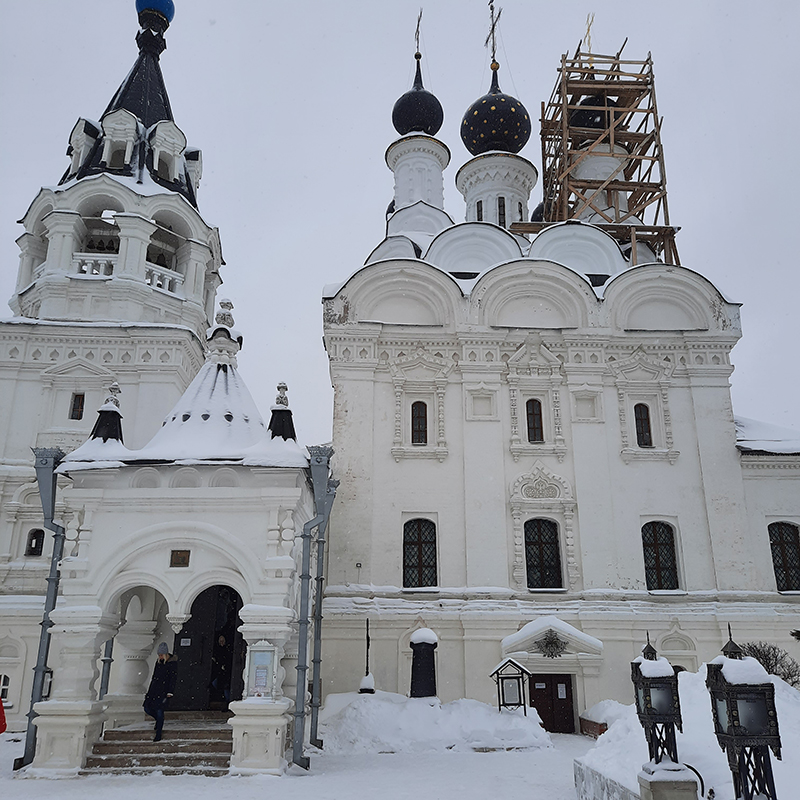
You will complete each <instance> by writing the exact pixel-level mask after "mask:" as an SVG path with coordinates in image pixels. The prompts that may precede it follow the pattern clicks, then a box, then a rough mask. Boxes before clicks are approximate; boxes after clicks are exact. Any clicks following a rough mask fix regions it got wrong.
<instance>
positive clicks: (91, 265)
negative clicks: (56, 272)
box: [72, 253, 117, 277]
mask: <svg viewBox="0 0 800 800" xmlns="http://www.w3.org/2000/svg"><path fill="white" fill-rule="evenodd" d="M116 263H117V256H116V255H101V254H100V253H75V254H74V255H73V256H72V272H73V274H75V275H86V276H88V277H92V276H94V277H107V276H109V275H113V274H114V267H115V266H116Z"/></svg>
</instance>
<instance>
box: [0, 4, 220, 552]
mask: <svg viewBox="0 0 800 800" xmlns="http://www.w3.org/2000/svg"><path fill="white" fill-rule="evenodd" d="M136 11H137V13H138V21H139V29H138V32H137V34H136V44H137V46H138V50H139V52H138V57H137V58H136V61H135V63H134V65H133V68H132V69H131V70H130V72H129V73H128V75H127V77H126V78H125V80H124V81H123V82H122V84H121V85H120V87H119V88H118V89H117V90H116V92H115V93H114V94H113V96H112V98H111V101H110V102H109V103H108V105H107V107H106V108H105V110H104V111H103V112H102V114H101V116H100V118H99V119H98V120H95V119H90V118H83V117H81V118H79V119H78V121H77V122H76V123H75V126H74V127H73V129H72V131H71V132H70V134H69V146H68V149H67V155H68V157H69V163H68V165H67V168H66V171H65V173H64V175H63V176H62V178H61V180H60V181H59V182H58V185H57V186H55V187H53V188H42V189H40V190H39V192H38V194H37V195H36V197H35V199H34V200H33V202H32V203H31V205H30V207H29V208H28V210H27V211H26V213H25V215H24V216H23V218H22V220H21V223H22V225H23V226H24V233H23V234H22V235H21V236H20V238H19V239H18V240H17V242H18V244H19V247H20V251H21V252H20V261H19V269H18V275H17V284H16V289H15V292H14V295H13V296H12V298H11V300H10V302H9V305H10V306H11V308H12V310H13V312H14V317H13V318H12V319H10V320H4V321H2V322H0V404H2V407H3V408H4V409H8V410H9V411H8V413H6V414H4V415H3V419H2V420H1V421H0V443H2V444H0V481H3V480H4V479H3V478H2V471H3V470H6V471H8V470H11V469H12V468H13V469H16V470H19V468H20V467H25V466H28V465H30V464H31V455H30V448H31V447H34V446H44V447H56V446H57V447H61V448H62V449H64V450H66V451H70V450H72V449H74V448H75V447H76V446H78V445H79V444H80V443H81V442H82V441H83V440H85V438H86V436H87V434H88V433H89V430H90V428H91V424H92V420H93V419H94V412H95V410H96V409H97V408H98V407H99V406H100V405H101V404H102V402H103V398H104V397H105V393H106V392H107V390H108V387H109V386H110V385H111V384H113V383H114V382H116V383H117V384H118V385H119V387H120V389H121V391H122V393H123V398H124V400H125V407H126V408H127V409H129V411H128V412H127V416H126V420H125V424H126V437H127V440H126V443H128V444H130V446H132V447H138V446H141V445H143V444H144V443H145V442H147V441H148V440H149V439H150V438H151V437H152V435H153V434H154V433H155V430H156V428H157V426H158V424H159V421H160V419H161V418H162V417H163V414H164V413H165V412H166V411H167V410H169V408H170V407H171V406H172V405H173V404H174V403H175V402H176V401H177V399H178V398H179V397H180V396H181V394H182V393H183V391H184V390H185V388H186V387H187V386H188V385H189V383H190V382H191V380H192V378H193V377H194V375H195V374H196V373H197V371H198V369H199V368H200V366H201V365H202V363H203V352H204V346H205V338H206V330H207V328H208V327H209V325H210V324H211V321H212V315H213V310H214V303H215V295H216V291H217V288H218V286H219V285H220V283H221V282H222V281H221V278H220V276H219V269H220V266H221V265H222V263H223V262H222V253H221V248H220V242H219V235H218V231H217V229H216V228H213V227H211V226H209V225H208V224H207V223H206V222H205V220H204V219H203V217H202V216H201V215H200V212H199V211H198V189H199V186H200V179H201V177H202V156H201V152H200V150H198V149H197V148H193V147H191V146H189V144H188V142H187V137H186V135H185V134H184V132H183V131H182V130H181V129H180V128H179V127H178V125H177V124H176V122H175V120H174V118H173V113H172V108H171V106H170V101H169V96H168V94H167V89H166V85H165V83H164V78H163V75H162V73H161V67H160V57H161V54H162V53H163V52H164V50H165V49H166V47H167V44H166V40H165V33H166V31H167V29H168V27H169V25H170V23H171V21H172V18H173V16H174V6H173V3H172V0H138V1H137V3H136ZM31 474H32V470H31ZM12 483H13V481H12ZM9 491H12V489H11V488H10V484H7V485H5V484H4V488H3V489H2V490H0V499H2V500H3V501H5V500H7V499H10V496H9V494H8V493H9ZM12 493H13V491H12ZM0 528H2V522H1V521H0ZM5 550H6V547H5V546H4V543H3V539H2V537H0V559H2V556H3V553H4V552H5Z"/></svg>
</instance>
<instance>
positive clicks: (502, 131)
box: [461, 61, 531, 156]
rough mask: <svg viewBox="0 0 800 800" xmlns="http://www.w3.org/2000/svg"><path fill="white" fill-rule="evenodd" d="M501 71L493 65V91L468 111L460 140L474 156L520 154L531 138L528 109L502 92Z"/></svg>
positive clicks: (493, 62) (462, 125)
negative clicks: (492, 152)
mask: <svg viewBox="0 0 800 800" xmlns="http://www.w3.org/2000/svg"><path fill="white" fill-rule="evenodd" d="M499 69H500V65H499V64H498V63H497V62H496V61H492V88H491V89H490V90H489V94H486V95H484V96H483V97H479V98H478V99H477V100H476V101H475V102H474V103H473V104H472V105H471V106H470V107H469V108H468V109H467V112H466V113H465V114H464V119H463V121H462V123H461V140H462V141H463V142H464V146H465V147H466V148H467V150H469V152H470V153H472V155H473V156H478V155H480V154H481V153H487V152H489V151H490V150H500V151H501V152H504V153H518V152H519V151H520V150H522V148H523V147H524V146H525V144H526V142H527V141H528V139H529V138H530V135H531V120H530V117H529V116H528V111H527V109H526V108H525V106H523V105H522V103H520V101H519V100H517V99H516V97H512V96H511V95H510V94H503V92H501V91H500V83H499V81H498V79H497V71H498V70H499Z"/></svg>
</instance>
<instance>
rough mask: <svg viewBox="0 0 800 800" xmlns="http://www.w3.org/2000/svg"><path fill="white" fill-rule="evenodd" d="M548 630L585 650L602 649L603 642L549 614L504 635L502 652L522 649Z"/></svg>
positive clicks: (594, 650)
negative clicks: (508, 634)
mask: <svg viewBox="0 0 800 800" xmlns="http://www.w3.org/2000/svg"><path fill="white" fill-rule="evenodd" d="M548 630H554V631H556V632H557V633H561V634H563V635H564V636H565V637H566V638H567V640H568V641H570V642H571V643H572V644H573V645H574V646H576V647H578V648H580V647H581V646H583V647H584V648H586V650H587V652H590V653H601V652H602V651H603V643H602V642H601V641H600V640H599V639H595V638H594V636H589V634H587V633H584V632H583V631H579V630H578V629H577V628H576V627H574V626H573V625H570V624H569V623H568V622H564V620H561V619H559V618H558V617H554V616H551V615H547V616H542V617H538V618H537V619H535V620H533V621H531V622H529V623H528V624H527V625H523V626H522V627H521V628H520V629H519V630H518V631H517V632H516V633H512V634H511V635H510V636H506V637H505V639H503V640H502V642H501V643H500V644H501V645H502V648H503V653H514V652H517V651H520V650H524V649H525V647H526V646H527V645H529V644H530V643H531V642H533V641H535V640H536V639H538V638H539V636H541V634H543V633H545V632H547V631H548Z"/></svg>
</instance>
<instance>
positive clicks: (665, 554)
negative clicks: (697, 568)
mask: <svg viewBox="0 0 800 800" xmlns="http://www.w3.org/2000/svg"><path fill="white" fill-rule="evenodd" d="M642 547H643V548H644V574H645V580H646V581H647V588H648V590H653V589H677V588H678V561H677V559H676V558H675V531H674V530H673V529H672V525H668V524H667V523H666V522H647V523H645V524H644V525H643V526H642Z"/></svg>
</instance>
